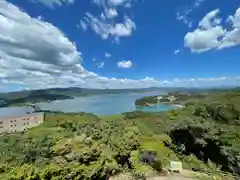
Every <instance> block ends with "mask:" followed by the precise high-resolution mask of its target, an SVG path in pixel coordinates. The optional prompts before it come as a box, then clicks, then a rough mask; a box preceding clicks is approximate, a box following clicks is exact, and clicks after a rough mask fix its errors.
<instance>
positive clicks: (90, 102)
mask: <svg viewBox="0 0 240 180" xmlns="http://www.w3.org/2000/svg"><path fill="white" fill-rule="evenodd" d="M163 94H166V93H163V92H161V93H160V92H148V93H129V94H107V95H94V96H88V97H77V98H75V99H66V100H59V101H53V102H42V103H37V105H38V106H39V107H40V108H41V109H42V110H51V111H62V112H89V113H94V114H96V115H111V114H120V113H123V112H131V111H134V110H142V111H150V112H158V111H167V110H170V109H175V108H176V107H173V106H168V105H160V104H158V105H153V106H151V107H135V104H134V102H135V100H136V99H139V98H141V97H144V96H153V95H163ZM6 110H7V111H6ZM4 111H5V112H4ZM29 111H31V108H28V107H18V108H0V116H3V115H4V116H6V115H7V116H12V115H17V114H19V113H20V114H22V113H24V112H29Z"/></svg>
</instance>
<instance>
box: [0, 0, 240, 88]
mask: <svg viewBox="0 0 240 180" xmlns="http://www.w3.org/2000/svg"><path fill="white" fill-rule="evenodd" d="M81 62H82V58H81V53H80V52H79V51H78V50H77V48H76V46H75V44H74V43H72V42H71V41H70V40H69V39H68V37H67V36H66V35H65V34H64V33H63V32H62V31H61V30H60V29H58V28H57V27H55V26H53V25H52V24H51V23H48V22H45V21H44V20H42V19H41V18H32V17H31V16H29V15H28V14H27V13H26V12H24V11H22V10H21V9H19V8H18V7H16V6H15V5H13V4H11V3H8V2H6V1H0V91H8V90H9V88H10V87H15V88H17V87H18V89H19V90H20V89H42V88H56V87H85V88H144V87H145V88H146V87H153V86H156V87H162V86H169V85H174V83H171V84H164V82H163V81H159V80H155V79H153V78H150V77H146V78H143V79H138V80H133V79H117V78H107V77H102V76H99V75H98V74H96V73H94V72H91V71H88V70H86V69H85V68H84V67H83V66H82V64H81ZM119 64H121V65H123V66H125V67H130V66H131V65H132V63H131V61H122V62H120V63H119ZM226 80H227V81H229V78H226ZM239 80H240V78H239ZM219 81H220V80H219ZM221 81H223V80H221ZM168 82H171V81H168ZM179 82H182V81H181V80H180V81H179ZM214 82H217V81H214ZM176 85H178V84H176ZM16 90H17V89H16Z"/></svg>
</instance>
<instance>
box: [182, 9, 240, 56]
mask: <svg viewBox="0 0 240 180" xmlns="http://www.w3.org/2000/svg"><path fill="white" fill-rule="evenodd" d="M219 13H220V10H219V9H216V10H213V11H211V12H209V13H207V14H206V15H205V17H203V19H202V20H201V21H200V22H199V25H198V28H197V29H195V30H194V31H193V32H188V33H187V34H186V35H185V37H184V42H185V46H186V47H189V48H190V49H191V51H192V52H198V53H201V52H205V51H208V50H212V49H223V48H227V47H231V46H236V45H239V44H240V7H239V8H238V9H237V10H236V13H235V15H233V16H229V17H228V22H229V23H230V24H231V26H232V27H231V28H224V27H223V25H222V24H221V18H218V15H219Z"/></svg>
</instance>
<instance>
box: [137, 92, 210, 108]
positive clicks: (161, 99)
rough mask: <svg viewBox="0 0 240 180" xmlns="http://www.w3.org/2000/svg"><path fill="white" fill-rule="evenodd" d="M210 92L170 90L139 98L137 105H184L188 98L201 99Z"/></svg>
mask: <svg viewBox="0 0 240 180" xmlns="http://www.w3.org/2000/svg"><path fill="white" fill-rule="evenodd" d="M209 93H210V92H170V93H168V94H166V95H162V96H148V97H143V98H140V99H137V100H136V102H135V104H136V105H137V106H151V105H153V104H157V103H161V104H178V105H183V104H185V103H186V101H188V100H199V99H201V98H205V97H207V95H208V94H209Z"/></svg>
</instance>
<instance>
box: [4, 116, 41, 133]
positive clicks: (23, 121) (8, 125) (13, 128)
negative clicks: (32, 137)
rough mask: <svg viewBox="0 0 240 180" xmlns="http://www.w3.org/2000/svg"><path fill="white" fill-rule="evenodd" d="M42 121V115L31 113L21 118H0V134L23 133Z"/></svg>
mask: <svg viewBox="0 0 240 180" xmlns="http://www.w3.org/2000/svg"><path fill="white" fill-rule="evenodd" d="M43 121H44V113H31V114H25V115H21V116H12V117H4V118H1V117H0V134H4V133H14V132H21V131H25V130H27V129H29V128H32V127H36V126H38V125H40V124H42V123H43Z"/></svg>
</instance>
